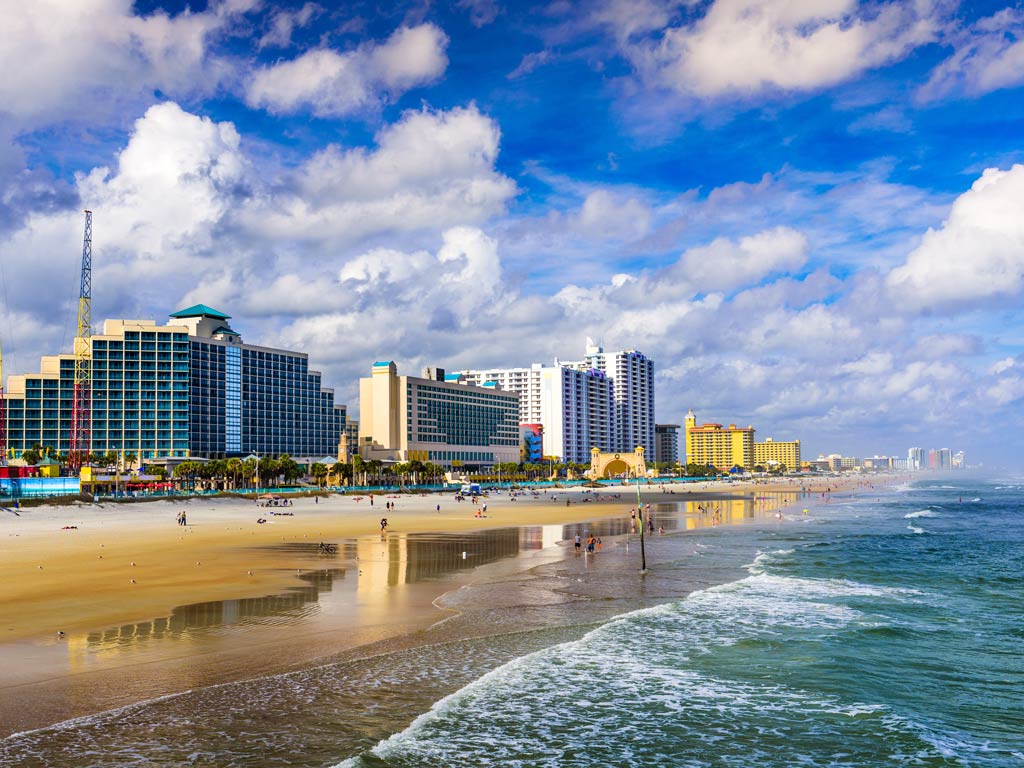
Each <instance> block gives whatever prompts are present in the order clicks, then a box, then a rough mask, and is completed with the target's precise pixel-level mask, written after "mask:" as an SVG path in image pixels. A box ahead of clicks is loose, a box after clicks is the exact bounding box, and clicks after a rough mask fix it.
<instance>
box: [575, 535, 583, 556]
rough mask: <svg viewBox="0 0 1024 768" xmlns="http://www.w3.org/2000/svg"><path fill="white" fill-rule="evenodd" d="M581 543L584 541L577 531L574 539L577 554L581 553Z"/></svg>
mask: <svg viewBox="0 0 1024 768" xmlns="http://www.w3.org/2000/svg"><path fill="white" fill-rule="evenodd" d="M581 544H582V541H581V539H580V535H579V534H578V533H577V534H576V538H575V539H573V546H574V547H575V548H576V554H577V555H578V554H579V553H580V546H581Z"/></svg>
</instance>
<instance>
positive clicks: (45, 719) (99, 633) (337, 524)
mask: <svg viewBox="0 0 1024 768" xmlns="http://www.w3.org/2000/svg"><path fill="white" fill-rule="evenodd" d="M865 485H866V482H865V481H863V480H857V481H854V480H849V481H837V480H836V479H834V478H829V479H826V480H820V481H816V482H813V483H809V482H807V481H804V482H803V483H801V482H795V483H794V482H774V483H768V484H756V485H753V484H738V483H732V484H717V483H687V484H675V485H671V486H668V487H667V488H663V487H661V486H649V487H646V486H645V487H644V488H643V489H642V500H643V502H644V503H651V504H658V503H664V502H685V501H690V502H692V503H693V504H694V505H697V504H700V503H701V502H702V501H706V502H707V503H708V504H709V508H710V501H711V500H717V503H718V505H719V508H720V509H722V512H721V513H720V516H719V517H718V518H717V519H716V523H721V524H728V523H730V522H733V519H732V515H738V516H740V517H741V516H742V515H743V514H749V509H750V508H751V503H752V502H753V503H760V504H763V505H766V506H765V508H768V507H767V505H771V508H773V509H774V508H776V507H777V506H780V505H782V504H785V503H792V502H793V500H794V499H795V498H796V496H795V494H799V493H800V492H801V490H804V491H806V492H807V493H808V494H809V495H820V494H821V493H823V492H824V491H825V490H826V488H831V490H832V492H833V493H842V492H848V491H850V490H855V489H856V488H859V487H864V486H865ZM484 502H486V516H485V517H476V512H477V510H478V509H480V510H481V511H482V510H483V503H484ZM567 502H568V503H567ZM388 503H393V505H394V508H393V509H390V510H389V509H387V508H386V505H387V504H388ZM729 503H732V504H735V505H736V506H735V509H736V510H737V511H736V512H735V513H732V512H730V511H729V510H730V507H729V506H728V504H729ZM438 505H440V510H438V508H437V507H438ZM723 505H724V506H723ZM634 506H636V488H635V486H631V487H608V488H603V489H600V490H597V489H595V490H592V491H586V490H585V489H582V488H572V489H554V490H547V491H543V492H541V493H539V494H538V495H537V496H536V497H535V496H533V495H530V494H525V495H521V496H518V497H517V498H516V499H515V500H514V501H512V500H511V499H510V498H509V496H508V494H507V493H501V494H499V495H496V496H495V495H492V496H491V497H490V498H487V499H481V500H480V503H479V504H477V505H476V506H474V505H473V504H472V503H470V502H469V501H465V502H462V503H457V502H455V501H454V500H453V495H452V494H451V493H448V494H443V495H442V494H427V495H408V494H401V495H400V494H380V495H376V496H374V501H373V505H372V506H371V504H370V501H369V497H367V496H341V495H333V496H329V497H326V498H320V499H319V500H318V501H315V500H314V499H313V498H300V499H296V500H295V501H294V504H293V506H291V507H278V508H273V509H268V508H264V507H258V506H257V505H256V504H255V503H254V502H253V501H251V500H250V501H245V500H238V499H193V500H188V501H183V500H178V501H176V502H169V501H154V502H147V503H135V504H105V505H102V506H98V505H77V506H72V507H37V508H31V509H22V510H20V516H15V515H13V514H11V513H8V512H0V577H2V578H0V658H2V659H3V660H4V663H2V664H0V669H3V670H4V671H3V672H2V673H0V691H3V693H4V695H3V696H2V697H0V699H3V700H5V701H7V702H8V705H7V706H0V736H2V735H4V734H8V733H11V732H13V731H16V730H22V729H25V728H29V727H38V726H41V725H44V724H47V723H50V722H55V721H56V720H59V719H65V718H67V717H70V716H74V715H78V714H84V713H88V712H93V711H100V710H102V709H109V708H111V707H113V706H119V705H122V704H125V703H130V702H131V701H136V700H140V699H141V698H146V697H152V696H155V695H162V694H165V693H171V692H174V691H178V690H184V689H186V688H192V687H197V686H203V685H211V684H216V683H219V682H224V681H228V680H234V679H242V678H245V677H250V676H254V675H260V674H270V673H273V672H277V671H282V670H285V669H294V668H297V667H301V666H303V665H308V664H311V663H314V662H315V661H316V660H317V659H320V658H322V657H324V656H326V655H328V654H334V653H337V652H339V651H341V650H345V649H352V648H356V647H360V646H365V645H367V644H368V643H375V642H380V641H382V640H384V639H387V638H395V637H401V636H409V635H411V634H412V633H415V632H416V631H418V630H421V629H423V628H425V627H429V626H430V625H432V624H435V623H436V622H438V621H441V620H443V619H444V618H445V617H446V616H448V615H450V613H451V612H450V611H448V610H444V609H441V608H439V607H437V605H436V600H437V598H438V597H439V596H440V595H441V594H443V593H445V592H450V591H451V590H454V589H458V588H459V587H461V586H463V585H465V584H467V583H471V582H472V580H473V579H474V565H475V564H477V563H486V562H495V561H498V560H501V559H502V558H508V557H510V556H511V555H516V558H515V566H514V567H517V568H521V569H526V568H529V567H532V565H533V564H535V563H536V562H539V560H538V558H540V559H545V558H546V559H551V558H561V557H564V556H565V554H566V553H567V552H568V551H569V550H571V546H569V547H566V546H564V542H563V544H562V545H561V546H556V545H557V544H558V543H559V541H560V537H561V536H562V535H564V534H563V528H562V527H563V526H566V525H572V524H577V523H582V522H586V521H595V520H603V519H613V520H616V521H619V522H618V523H617V524H619V525H621V526H628V520H629V518H628V511H629V509H630V508H631V507H634ZM744 509H746V510H747V512H746V513H745V512H744V511H743V510H744ZM182 510H184V511H185V512H186V515H187V523H188V524H187V525H185V526H180V525H178V524H177V523H176V516H177V514H178V513H179V512H180V511H182ZM271 512H273V513H275V514H270V513H271ZM282 513H291V514H282ZM382 517H386V518H387V519H388V523H389V524H388V530H387V532H386V534H385V535H384V536H381V533H380V520H381V518H382ZM692 518H693V521H694V522H692V524H696V525H701V524H710V522H709V520H704V521H701V519H700V517H699V516H696V515H694V516H692ZM258 519H264V520H265V521H266V522H265V523H257V520H258ZM736 519H737V520H738V519H739V517H737V518H736ZM687 520H688V523H687V524H688V525H689V524H691V520H690V518H687ZM517 529H518V534H517V533H516V530H517ZM507 530H511V531H512V534H511V535H512V539H514V540H511V539H509V534H507V533H501V534H500V535H494V536H490V537H481V538H479V539H478V540H477V541H478V542H479V546H475V547H468V546H467V545H466V544H465V543H459V542H464V541H465V539H464V538H462V539H459V538H457V537H459V536H463V537H465V536H476V535H478V534H481V533H482V532H487V531H496V532H503V531H507ZM609 530H614V531H618V530H620V529H619V528H616V529H609ZM621 530H623V531H624V530H626V528H621ZM527 531H528V532H529V533H528V534H527V533H526V532H527ZM427 534H438V537H437V538H436V540H435V539H431V538H430V536H428V535H427ZM445 536H446V537H447V538H445ZM524 536H525V537H526V538H525V539H524ZM453 537H454V538H453ZM321 541H324V542H330V543H332V544H335V545H338V547H339V551H338V553H337V554H332V555H323V554H321V553H320V552H319V551H318V550H317V546H316V545H317V544H318V543H319V542H321ZM460 547H461V548H462V549H461V551H460ZM467 549H471V550H472V551H471V552H467V551H466V550H467ZM413 573H415V574H417V575H415V576H410V574H413ZM324 590H328V591H329V590H333V591H334V593H335V594H334V595H332V600H331V602H330V607H329V609H328V608H325V607H323V605H319V606H318V603H317V599H318V596H319V595H321V594H322V593H323V591H324ZM289 595H290V597H288V596H289ZM282 596H285V597H282ZM275 600H276V601H277V602H273V601H275ZM225 601H228V602H225ZM268 601H271V602H270V603H268ZM282 601H284V602H283V603H282ZM289 601H290V602H289ZM225 605H228V608H225ZM183 606H187V609H183V608H182V607H183ZM312 613H315V617H314V618H313V619H311V618H310V615H312ZM281 616H283V617H284V618H283V619H282V618H280V617H281ZM240 617H241V619H240ZM275 617H276V618H275ZM297 617H299V618H302V621H299V618H297ZM242 619H244V620H242ZM199 626H201V627H203V628H205V629H209V631H206V632H203V633H198V632H196V631H195V628H196V627H199ZM175 627H178V628H179V629H178V630H177V631H175V630H174V628H175ZM140 638H143V639H145V640H146V642H140ZM115 681H117V684H115ZM15 702H17V704H16V705H15V704H14V703H15Z"/></svg>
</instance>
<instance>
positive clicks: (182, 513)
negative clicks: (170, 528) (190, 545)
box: [181, 509, 188, 525]
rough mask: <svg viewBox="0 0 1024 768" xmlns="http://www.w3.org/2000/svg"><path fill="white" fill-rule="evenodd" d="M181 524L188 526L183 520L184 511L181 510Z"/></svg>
mask: <svg viewBox="0 0 1024 768" xmlns="http://www.w3.org/2000/svg"><path fill="white" fill-rule="evenodd" d="M181 524H182V525H188V521H187V520H186V519H185V510H184V509H183V510H181Z"/></svg>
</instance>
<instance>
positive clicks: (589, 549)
mask: <svg viewBox="0 0 1024 768" xmlns="http://www.w3.org/2000/svg"><path fill="white" fill-rule="evenodd" d="M595 541H596V540H595V539H594V534H590V536H589V537H588V538H587V552H589V553H590V554H594V546H595Z"/></svg>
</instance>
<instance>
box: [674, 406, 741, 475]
mask: <svg viewBox="0 0 1024 768" xmlns="http://www.w3.org/2000/svg"><path fill="white" fill-rule="evenodd" d="M686 463H687V464H701V465H706V466H712V467H714V468H715V469H720V470H725V471H727V470H730V469H732V468H733V467H737V466H739V467H743V468H744V469H751V468H753V466H754V428H753V427H737V426H736V425H735V424H730V425H729V426H728V427H723V426H722V425H721V424H697V416H696V415H695V414H694V412H693V411H692V410H691V411H690V412H689V413H687V414H686Z"/></svg>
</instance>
